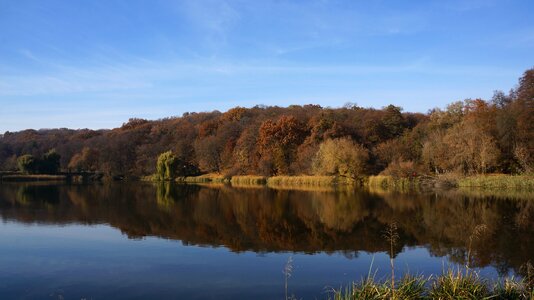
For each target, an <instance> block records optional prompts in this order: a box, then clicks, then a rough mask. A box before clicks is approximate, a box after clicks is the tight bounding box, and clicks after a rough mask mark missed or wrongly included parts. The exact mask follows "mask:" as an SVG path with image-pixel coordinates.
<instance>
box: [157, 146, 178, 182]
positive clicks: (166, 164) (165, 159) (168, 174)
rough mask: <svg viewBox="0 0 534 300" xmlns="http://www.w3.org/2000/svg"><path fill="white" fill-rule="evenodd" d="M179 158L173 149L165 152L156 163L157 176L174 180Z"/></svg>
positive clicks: (159, 178) (161, 178)
mask: <svg viewBox="0 0 534 300" xmlns="http://www.w3.org/2000/svg"><path fill="white" fill-rule="evenodd" d="M176 167H177V160H176V156H174V154H172V151H167V152H163V153H161V154H160V155H159V157H158V162H157V164H156V177H157V179H158V180H172V179H174V176H175V174H176Z"/></svg>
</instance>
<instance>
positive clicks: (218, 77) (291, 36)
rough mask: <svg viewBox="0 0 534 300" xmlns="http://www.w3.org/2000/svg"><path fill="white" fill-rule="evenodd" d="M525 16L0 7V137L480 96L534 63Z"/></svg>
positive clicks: (286, 7)
mask: <svg viewBox="0 0 534 300" xmlns="http://www.w3.org/2000/svg"><path fill="white" fill-rule="evenodd" d="M533 14H534V1H531V0H524V1H513V0H507V1H504V0H503V1H499V0H451V1H431V0H421V1H396V0H392V1H380V0H366V1H363V0H362V1H357V0H348V1H336V0H331V1H330V0H306V1H298V0H296V1H289V0H288V1H283V0H273V1H268V0H254V1H251V0H235V1H234V0H218V1H216V0H175V1H161V0H150V1H149V0H143V1H140V0H125V1H119V0H105V1H104V0H101V1H86V0H63V1H57V0H47V1H41V0H33V1H28V0H0V132H5V131H18V130H22V129H27V128H34V129H39V128H60V127H67V128H92V129H99V128H113V127H118V126H121V124H122V123H124V122H126V121H127V120H128V119H129V118H132V117H137V118H146V119H159V118H164V117H170V116H181V115H182V114H183V113H184V112H202V111H212V110H220V111H225V110H227V109H229V108H231V107H235V106H244V107H252V106H255V105H278V106H288V105H292V104H319V105H322V106H324V107H327V106H330V107H340V106H343V105H344V104H345V103H348V102H351V103H356V104H357V105H359V106H363V107H375V108H381V107H383V106H386V105H388V104H394V105H397V106H401V107H403V108H404V110H405V111H413V112H427V111H428V110H429V109H431V108H434V107H441V108H443V107H445V106H446V105H447V103H450V102H453V101H457V100H463V99H466V98H483V99H490V98H491V96H492V94H493V92H494V90H503V91H505V92H506V91H508V90H509V89H510V88H513V87H514V86H515V85H516V84H517V80H518V78H519V77H521V75H522V74H523V72H524V71H525V70H527V69H529V68H532V67H534V18H533V17H532V15H533Z"/></svg>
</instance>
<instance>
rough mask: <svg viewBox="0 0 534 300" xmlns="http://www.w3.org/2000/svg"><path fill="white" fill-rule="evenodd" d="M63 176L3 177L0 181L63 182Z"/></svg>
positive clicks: (65, 177)
mask: <svg viewBox="0 0 534 300" xmlns="http://www.w3.org/2000/svg"><path fill="white" fill-rule="evenodd" d="M65 180H67V176H65V175H44V174H41V175H3V176H1V177H0V181H9V182H28V181H65Z"/></svg>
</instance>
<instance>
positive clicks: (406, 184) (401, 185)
mask: <svg viewBox="0 0 534 300" xmlns="http://www.w3.org/2000/svg"><path fill="white" fill-rule="evenodd" d="M367 185H368V186H369V187H371V188H382V189H395V190H410V189H414V188H417V187H418V186H419V179H418V178H394V177H392V176H387V175H376V176H369V178H368V179H367Z"/></svg>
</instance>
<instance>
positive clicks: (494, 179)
mask: <svg viewBox="0 0 534 300" xmlns="http://www.w3.org/2000/svg"><path fill="white" fill-rule="evenodd" d="M13 176H15V175H4V178H6V177H13ZM28 176H30V177H32V178H33V177H34V176H43V175H28ZM52 176H54V175H52ZM24 177H25V176H20V178H21V180H22V178H24ZM16 178H19V175H17V176H16ZM13 180H15V178H14V179H13ZM141 180H144V181H157V180H156V177H155V176H153V175H152V176H145V177H142V178H141ZM174 181H176V182H179V183H231V184H232V186H236V187H238V186H240V187H242V186H260V185H267V186H271V187H280V188H281V187H285V188H291V187H328V186H330V187H333V186H357V185H360V184H363V185H365V186H367V187H369V188H372V189H377V188H379V189H385V190H390V189H391V190H398V191H403V190H406V191H408V190H417V189H419V188H422V187H423V188H454V187H460V188H482V189H494V190H503V191H505V190H510V191H513V190H534V176H532V175H505V174H488V175H478V176H468V177H462V176H459V175H454V174H445V175H438V176H418V177H414V178H395V177H392V176H385V175H376V176H369V177H367V178H365V179H364V180H363V182H362V183H360V182H358V181H354V180H351V179H348V178H345V177H339V176H273V177H265V176H258V175H240V176H233V177H227V176H224V175H221V174H205V175H201V176H190V177H178V178H176V179H175V180H174Z"/></svg>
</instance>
